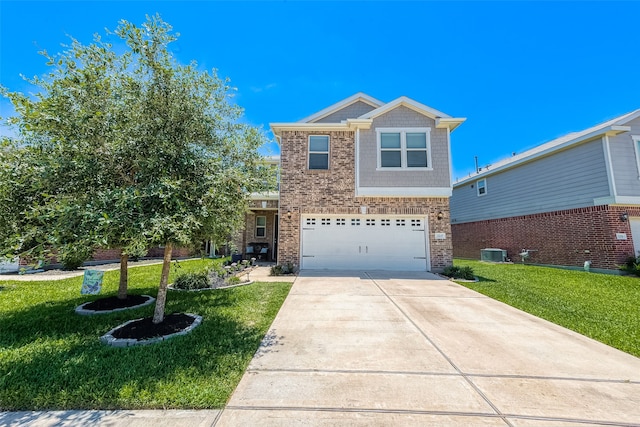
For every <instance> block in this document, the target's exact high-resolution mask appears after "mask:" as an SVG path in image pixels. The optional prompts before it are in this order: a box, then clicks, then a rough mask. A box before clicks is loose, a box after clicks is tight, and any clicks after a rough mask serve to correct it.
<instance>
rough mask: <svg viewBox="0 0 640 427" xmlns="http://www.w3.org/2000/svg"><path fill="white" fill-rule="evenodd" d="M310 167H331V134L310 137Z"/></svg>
mask: <svg viewBox="0 0 640 427" xmlns="http://www.w3.org/2000/svg"><path fill="white" fill-rule="evenodd" d="M309 169H329V136H328V135H311V136H310V137H309Z"/></svg>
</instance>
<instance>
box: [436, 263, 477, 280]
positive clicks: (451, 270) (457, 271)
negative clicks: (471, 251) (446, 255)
mask: <svg viewBox="0 0 640 427" xmlns="http://www.w3.org/2000/svg"><path fill="white" fill-rule="evenodd" d="M442 274H444V275H445V276H447V277H451V278H452V279H464V280H474V279H475V276H474V274H473V268H471V267H468V266H466V267H462V268H461V267H456V266H453V265H451V266H448V267H445V268H444V270H443V271H442Z"/></svg>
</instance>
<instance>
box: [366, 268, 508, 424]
mask: <svg viewBox="0 0 640 427" xmlns="http://www.w3.org/2000/svg"><path fill="white" fill-rule="evenodd" d="M364 274H365V275H366V276H367V277H368V278H369V280H371V282H372V283H373V284H374V285H375V286H376V287H377V288H378V290H379V291H380V292H382V294H383V295H384V296H386V297H387V298H388V299H389V301H390V302H391V303H392V304H393V305H394V306H395V307H396V309H397V310H398V311H399V312H400V313H401V314H402V316H404V318H405V319H406V320H407V322H409V323H411V325H413V327H414V328H416V330H417V331H418V332H419V333H420V335H422V336H423V337H424V339H426V340H427V342H429V344H431V345H432V346H433V348H435V349H436V351H437V352H438V353H440V354H441V355H442V357H443V358H444V359H445V360H446V361H447V363H449V364H450V365H451V367H452V368H453V369H455V370H456V372H458V373H459V374H460V376H461V377H462V378H464V380H465V381H466V382H467V384H469V386H470V387H471V388H473V390H475V392H476V393H478V395H479V396H480V397H481V398H482V399H483V400H484V401H485V402H486V403H487V405H489V406H490V407H491V409H493V410H494V411H495V412H496V414H497V415H498V416H499V417H500V418H502V420H503V421H504V422H505V423H506V424H507V425H508V426H510V427H513V424H511V422H510V421H509V420H507V419H506V418H505V417H504V416H503V414H502V411H500V409H499V408H498V407H497V406H496V405H495V404H494V403H493V402H492V401H491V400H490V399H489V397H488V396H487V395H486V394H485V393H484V392H483V391H482V390H480V388H479V387H478V386H477V385H476V384H475V383H474V382H473V381H472V379H471V378H470V377H469V376H467V375H466V374H465V373H464V372H462V370H461V369H460V368H459V367H458V365H456V364H455V363H454V362H453V360H451V358H450V357H449V356H448V355H447V354H446V353H445V352H444V351H443V350H442V349H441V348H440V346H438V345H437V344H436V343H435V342H434V341H433V340H432V339H431V338H429V336H428V335H427V334H426V333H425V332H424V331H423V330H422V329H421V328H420V327H419V326H418V325H417V324H416V323H415V322H414V321H413V319H411V316H409V315H408V314H407V313H406V311H405V310H403V309H402V307H400V304H398V303H397V302H396V301H395V300H394V299H393V297H392V296H391V295H389V294H388V293H387V292H386V291H385V290H384V289H383V288H382V286H380V285H379V284H378V282H377V281H376V280H375V279H374V278H373V277H371V275H370V274H369V273H367V272H365V273H364Z"/></svg>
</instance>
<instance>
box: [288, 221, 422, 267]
mask: <svg viewBox="0 0 640 427" xmlns="http://www.w3.org/2000/svg"><path fill="white" fill-rule="evenodd" d="M427 236H428V230H427V224H426V218H425V217H419V216H417V217H409V216H402V217H399V216H371V215H366V216H349V215H346V216H334V215H304V216H302V265H301V268H303V269H330V270H400V271H427V270H428V269H429V267H430V266H429V259H428V253H429V250H428V247H427Z"/></svg>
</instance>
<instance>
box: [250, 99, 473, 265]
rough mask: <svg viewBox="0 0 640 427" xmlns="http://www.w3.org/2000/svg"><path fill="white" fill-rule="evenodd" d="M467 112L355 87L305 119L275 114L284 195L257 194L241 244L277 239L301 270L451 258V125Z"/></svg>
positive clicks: (282, 259)
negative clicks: (382, 97) (455, 113)
mask: <svg viewBox="0 0 640 427" xmlns="http://www.w3.org/2000/svg"><path fill="white" fill-rule="evenodd" d="M464 120H465V119H463V118H453V117H451V116H449V115H447V114H444V113H442V112H440V111H437V110H435V109H433V108H431V107H428V106H426V105H423V104H421V103H418V102H416V101H413V100H411V99H409V98H406V97H401V98H398V99H396V100H394V101H392V102H389V103H383V102H381V101H378V100H376V99H374V98H372V97H370V96H368V95H365V94H363V93H358V94H356V95H353V96H351V97H349V98H347V99H345V100H343V101H340V102H338V103H336V104H334V105H332V106H330V107H328V108H325V109H323V110H322V111H320V112H318V113H316V114H313V115H311V116H309V117H307V118H305V119H303V120H301V121H299V122H295V123H272V124H271V130H272V131H273V133H274V135H275V136H276V139H277V141H278V143H279V145H280V188H279V189H280V192H279V204H277V201H276V199H275V197H271V198H259V197H257V198H256V199H255V200H253V208H252V210H251V212H250V216H249V217H248V220H247V229H246V232H245V234H246V236H245V238H244V243H243V246H245V245H246V244H248V243H251V241H253V242H259V241H260V239H264V240H266V243H271V242H272V243H271V246H270V247H271V248H272V249H275V248H277V250H275V251H273V252H275V253H276V259H277V262H278V263H279V264H287V263H290V264H293V265H295V266H296V267H298V268H301V269H383V270H384V269H386V270H413V271H426V270H433V271H439V270H442V269H443V268H444V267H446V266H448V265H451V263H452V243H451V228H450V223H449V197H450V196H451V192H452V188H451V150H450V148H451V147H450V133H451V131H453V130H454V129H455V128H456V127H457V126H459V125H460V124H461V123H462V122H463V121H464ZM251 216H253V218H251ZM259 218H263V219H259ZM261 224H265V227H266V229H264V231H263V230H262V229H261V228H260V227H262V225H261ZM272 236H273V237H272ZM245 249H246V248H245Z"/></svg>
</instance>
